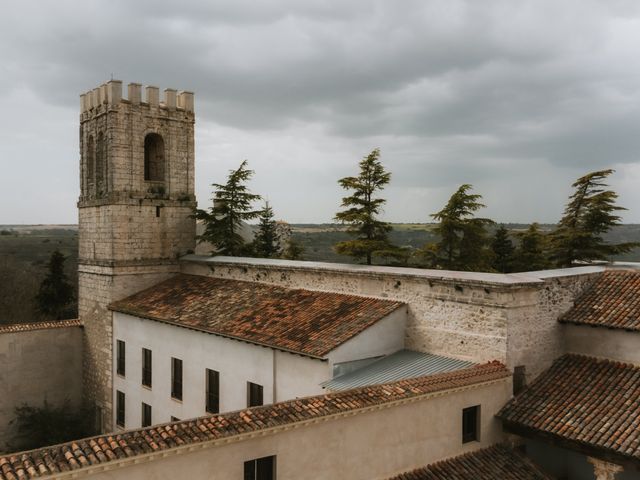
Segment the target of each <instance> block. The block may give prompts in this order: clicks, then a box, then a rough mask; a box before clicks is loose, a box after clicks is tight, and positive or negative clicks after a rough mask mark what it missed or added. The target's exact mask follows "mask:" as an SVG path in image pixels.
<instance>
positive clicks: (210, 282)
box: [109, 275, 403, 357]
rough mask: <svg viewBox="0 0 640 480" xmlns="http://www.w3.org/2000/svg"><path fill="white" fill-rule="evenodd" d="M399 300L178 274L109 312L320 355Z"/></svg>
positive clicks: (115, 306)
mask: <svg viewBox="0 0 640 480" xmlns="http://www.w3.org/2000/svg"><path fill="white" fill-rule="evenodd" d="M402 305H403V304H402V303H400V302H395V301H390V300H380V299H376V298H368V297H357V296H354V295H343V294H338V293H328V292H316V291H310V290H300V289H292V288H283V287H276V286H273V285H265V284H263V283H257V282H245V281H238V280H227V279H220V278H210V277H203V276H198V275H177V276H175V277H173V278H170V279H169V280H166V281H164V282H162V283H160V284H158V285H155V286H153V287H151V288H148V289H146V290H143V291H142V292H139V293H136V294H135V295H132V296H130V297H128V298H125V299H124V300H120V301H117V302H114V303H112V304H111V305H110V306H109V308H111V309H112V310H115V311H118V312H123V313H127V314H130V315H134V316H137V317H143V318H148V319H152V320H158V321H162V322H167V323H172V324H176V325H180V326H184V327H189V328H194V329H197V330H202V331H205V332H209V333H215V334H218V335H223V336H226V337H231V338H236V339H240V340H245V341H248V342H253V343H257V344H260V345H267V346H271V347H274V348H280V349H284V350H288V351H292V352H296V353H301V354H304V355H309V356H312V357H323V356H325V355H326V354H328V353H329V352H330V351H331V350H333V349H335V348H336V347H338V346H340V345H341V344H343V343H344V342H346V341H347V340H349V339H350V338H352V337H353V336H355V335H357V334H358V333H360V332H362V331H363V330H365V329H366V328H368V327H370V326H371V325H373V324H374V323H376V322H377V321H378V320H381V319H382V318H384V317H385V316H387V315H389V314H390V313H391V312H393V311H394V310H396V309H397V308H399V307H401V306H402Z"/></svg>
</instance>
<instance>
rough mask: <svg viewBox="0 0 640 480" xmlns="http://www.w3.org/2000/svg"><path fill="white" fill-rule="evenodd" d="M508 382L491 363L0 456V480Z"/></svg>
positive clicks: (503, 372) (498, 366)
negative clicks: (431, 395) (458, 389)
mask: <svg viewBox="0 0 640 480" xmlns="http://www.w3.org/2000/svg"><path fill="white" fill-rule="evenodd" d="M508 377H510V373H509V371H508V370H507V369H506V368H505V367H504V365H502V364H501V363H498V362H492V363H487V364H484V365H479V366H475V367H472V368H468V369H465V370H458V371H455V372H448V373H443V374H439V375H431V376H427V377H420V378H413V379H410V380H401V381H399V382H394V383H390V384H386V385H375V386H371V387H363V388H358V389H354V390H348V391H345V392H339V393H331V394H327V395H319V396H315V397H307V398H301V399H296V400H289V401H286V402H281V403H276V404H273V405H267V406H264V407H254V408H250V409H246V410H240V411H237V412H230V413H226V414H223V415H213V416H206V417H200V418H197V419H194V420H187V421H181V422H174V423H170V424H165V425H157V426H155V427H150V428H145V429H140V430H131V431H127V432H123V433H122V434H118V435H103V436H99V437H93V438H88V439H83V440H77V441H74V442H69V443H65V444H62V445H56V446H52V447H46V448H42V449H38V450H32V451H29V452H23V453H15V454H11V455H7V456H4V457H0V480H16V479H31V478H36V477H38V476H42V475H48V474H55V473H58V472H64V471H69V470H77V469H81V468H87V467H90V466H95V465H97V466H100V467H103V466H104V464H106V463H109V462H111V461H115V460H122V459H127V458H133V457H137V456H139V455H144V454H146V453H152V452H161V451H166V450H170V449H173V448H177V447H180V446H184V445H194V444H198V443H203V442H206V441H212V440H216V439H228V438H229V437H234V436H238V435H242V434H247V433H252V432H257V431H260V430H268V429H272V428H277V427H287V426H290V425H293V424H296V423H300V422H305V421H309V420H316V419H319V418H322V417H328V416H331V415H340V414H345V413H348V414H351V413H352V412H353V411H357V410H361V409H366V408H368V407H378V406H380V405H383V404H389V403H391V402H397V401H399V400H404V399H410V398H414V397H420V396H424V395H428V394H432V393H436V392H442V391H446V390H450V389H454V388H462V387H466V386H470V385H476V384H481V383H486V382H493V381H500V380H502V379H506V378H508Z"/></svg>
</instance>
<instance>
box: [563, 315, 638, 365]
mask: <svg viewBox="0 0 640 480" xmlns="http://www.w3.org/2000/svg"><path fill="white" fill-rule="evenodd" d="M562 331H563V333H564V340H565V348H566V350H567V352H569V353H578V354H581V355H588V356H590V357H604V358H610V359H612V360H617V361H619V362H628V363H633V364H635V365H640V332H628V331H626V330H614V329H611V328H602V327H590V326H588V325H570V324H567V325H562Z"/></svg>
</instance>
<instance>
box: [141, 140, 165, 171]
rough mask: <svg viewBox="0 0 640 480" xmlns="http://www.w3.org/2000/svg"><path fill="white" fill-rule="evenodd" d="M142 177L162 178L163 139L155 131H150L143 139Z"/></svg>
mask: <svg viewBox="0 0 640 480" xmlns="http://www.w3.org/2000/svg"><path fill="white" fill-rule="evenodd" d="M144 179H145V180H146V181H150V182H162V181H163V180H164V140H162V137H161V136H160V135H158V134H157V133H150V134H149V135H147V136H146V137H145V139H144Z"/></svg>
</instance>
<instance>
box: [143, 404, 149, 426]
mask: <svg viewBox="0 0 640 480" xmlns="http://www.w3.org/2000/svg"><path fill="white" fill-rule="evenodd" d="M150 426H151V405H147V404H146V403H144V402H143V403H142V427H143V428H144V427H150Z"/></svg>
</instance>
